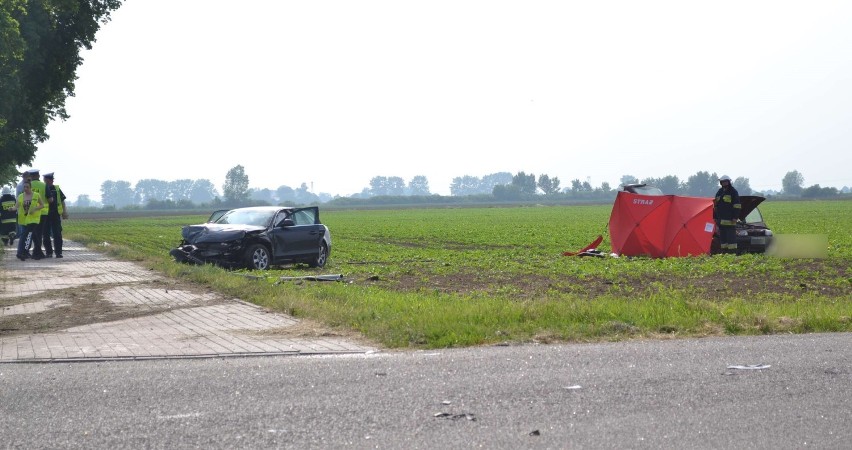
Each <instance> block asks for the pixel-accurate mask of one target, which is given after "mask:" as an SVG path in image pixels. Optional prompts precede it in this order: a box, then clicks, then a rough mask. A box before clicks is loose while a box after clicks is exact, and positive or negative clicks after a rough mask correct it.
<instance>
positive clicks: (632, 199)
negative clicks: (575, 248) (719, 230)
mask: <svg viewBox="0 0 852 450" xmlns="http://www.w3.org/2000/svg"><path fill="white" fill-rule="evenodd" d="M714 227H715V224H714V222H713V199H712V198H699V197H681V196H677V195H640V194H633V193H629V192H624V191H622V192H619V193H618V196H617V197H616V198H615V204H614V205H613V206H612V214H611V215H610V217H609V235H610V241H611V242H612V251H613V253H617V254H619V255H625V256H650V257H652V258H665V257H669V256H695V255H707V254H710V241H711V240H712V239H713V228H714Z"/></svg>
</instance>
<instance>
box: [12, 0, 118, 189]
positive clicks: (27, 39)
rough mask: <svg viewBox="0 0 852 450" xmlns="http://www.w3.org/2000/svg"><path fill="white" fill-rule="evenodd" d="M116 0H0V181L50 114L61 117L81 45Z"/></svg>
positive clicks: (29, 150)
mask: <svg viewBox="0 0 852 450" xmlns="http://www.w3.org/2000/svg"><path fill="white" fill-rule="evenodd" d="M119 6H121V0H77V1H67V0H38V1H36V0H30V1H26V0H3V1H2V2H0V154H2V155H3V161H2V162H0V167H2V170H0V175H2V176H3V177H4V179H0V184H3V183H5V182H8V181H11V180H10V179H8V176H9V175H10V173H9V171H8V170H7V168H8V167H16V166H21V165H26V164H29V163H30V162H31V161H32V159H33V157H34V156H35V153H36V149H37V145H38V144H39V143H41V142H44V141H46V140H47V138H48V135H47V132H46V128H47V125H48V124H49V123H50V121H51V120H55V119H60V120H65V119H67V118H68V114H67V113H66V111H65V99H66V98H67V97H69V96H73V95H74V81H75V80H76V79H77V75H76V71H77V67H78V66H79V65H80V64H82V62H83V59H82V57H81V56H80V50H81V49H82V48H85V49H91V47H92V43H93V42H94V41H95V33H96V32H97V31H98V29H99V28H100V26H101V24H103V23H106V22H107V21H108V20H109V18H110V13H111V12H112V11H113V10H115V9H117V8H118V7H119Z"/></svg>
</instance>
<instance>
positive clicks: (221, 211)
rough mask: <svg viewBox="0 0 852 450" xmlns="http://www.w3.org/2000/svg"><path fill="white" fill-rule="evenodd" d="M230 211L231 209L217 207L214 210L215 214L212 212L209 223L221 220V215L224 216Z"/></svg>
mask: <svg viewBox="0 0 852 450" xmlns="http://www.w3.org/2000/svg"><path fill="white" fill-rule="evenodd" d="M228 211H230V209H217V210H216V211H213V214H210V217H209V218H208V219H207V223H213V222H216V221H217V220H219V218H220V217H222V216H224V215H225V213H226V212H228Z"/></svg>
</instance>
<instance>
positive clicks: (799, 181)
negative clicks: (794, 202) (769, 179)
mask: <svg viewBox="0 0 852 450" xmlns="http://www.w3.org/2000/svg"><path fill="white" fill-rule="evenodd" d="M804 185H805V177H803V176H802V174H801V173H799V171H798V170H793V171H791V172H787V174H786V175H784V178H783V179H781V189H782V190H783V191H784V194H785V195H802V186H804Z"/></svg>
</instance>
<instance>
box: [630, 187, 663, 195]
mask: <svg viewBox="0 0 852 450" xmlns="http://www.w3.org/2000/svg"><path fill="white" fill-rule="evenodd" d="M625 190H629V192H633V193H634V194H642V195H663V191H662V190H660V188H656V187H654V186H625Z"/></svg>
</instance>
